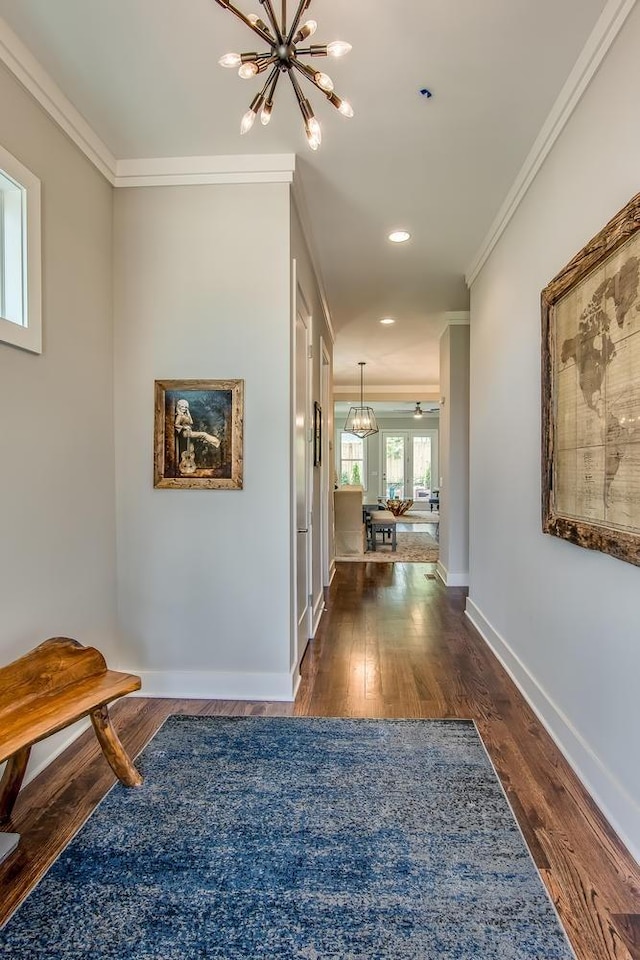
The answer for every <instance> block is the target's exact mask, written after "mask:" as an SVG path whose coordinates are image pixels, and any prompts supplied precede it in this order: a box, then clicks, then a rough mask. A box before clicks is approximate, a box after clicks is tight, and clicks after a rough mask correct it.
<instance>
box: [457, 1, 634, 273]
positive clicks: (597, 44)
mask: <svg viewBox="0 0 640 960" xmlns="http://www.w3.org/2000/svg"><path fill="white" fill-rule="evenodd" d="M635 5H636V0H609V2H608V3H607V5H606V6H605V8H604V10H603V11H602V14H601V15H600V17H599V19H598V22H597V23H596V25H595V27H594V29H593V31H592V33H591V36H590V37H589V39H588V40H587V42H586V44H585V46H584V49H583V50H582V53H581V54H580V56H579V57H578V60H577V61H576V64H575V66H574V68H573V70H572V71H571V73H570V74H569V78H568V79H567V82H566V83H565V85H564V87H563V88H562V90H561V92H560V95H559V97H558V99H557V100H556V102H555V104H554V105H553V107H552V109H551V112H550V114H549V116H548V117H547V119H546V121H545V123H544V125H543V127H542V130H541V131H540V133H539V134H538V137H537V139H536V141H535V143H534V145H533V147H532V148H531V152H530V153H529V155H528V157H527V159H526V160H525V162H524V165H523V167H522V169H521V170H520V173H519V174H518V176H517V177H516V179H515V182H514V184H513V186H512V187H511V190H510V191H509V193H508V194H507V197H506V199H505V201H504V203H503V204H502V206H501V207H500V210H499V211H498V215H497V217H496V218H495V220H494V221H493V223H492V225H491V227H490V229H489V232H488V233H487V235H486V237H485V238H484V240H483V242H482V244H481V246H480V249H479V250H478V252H477V254H476V256H475V257H474V259H473V261H472V262H471V265H470V266H469V269H468V270H467V273H466V281H467V285H468V286H471V285H472V284H473V283H474V281H475V280H476V279H477V277H478V275H479V273H480V271H481V270H482V268H483V266H484V265H485V263H486V262H487V260H488V259H489V257H490V256H491V253H492V251H493V249H494V248H495V246H496V244H497V243H498V241H499V240H500V237H501V236H502V234H503V233H504V231H505V230H506V228H507V226H508V225H509V223H510V221H511V219H512V218H513V216H514V214H515V212H516V210H517V209H518V207H519V206H520V204H521V203H522V200H523V199H524V196H525V194H526V193H527V191H528V189H529V187H530V186H531V184H532V183H533V181H534V179H535V177H536V174H537V173H538V171H539V170H540V168H541V167H542V164H543V163H544V161H545V160H546V158H547V157H548V155H549V153H550V152H551V149H552V147H553V146H554V144H555V143H556V141H557V139H558V137H559V136H560V134H561V133H562V131H563V130H564V128H565V126H566V125H567V123H568V121H569V119H570V117H571V115H572V114H573V111H574V110H575V108H576V107H577V105H578V103H579V102H580V99H581V97H582V95H583V93H584V92H585V90H586V89H587V87H588V86H589V84H590V83H591V80H592V79H593V77H594V75H595V73H596V71H597V69H598V67H599V66H600V64H601V63H602V61H603V60H604V58H605V56H606V55H607V53H608V51H609V49H610V48H611V46H612V44H613V42H614V40H615V38H616V37H617V36H618V33H619V32H620V30H621V29H622V26H623V24H624V22H625V20H626V19H627V17H628V16H629V14H630V13H631V11H632V10H633V8H634V7H635Z"/></svg>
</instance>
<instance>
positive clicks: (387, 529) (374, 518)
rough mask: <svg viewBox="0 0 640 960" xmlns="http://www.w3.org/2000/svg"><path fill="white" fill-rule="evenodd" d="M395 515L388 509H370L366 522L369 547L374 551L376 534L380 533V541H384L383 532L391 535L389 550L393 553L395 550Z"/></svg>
mask: <svg viewBox="0 0 640 960" xmlns="http://www.w3.org/2000/svg"><path fill="white" fill-rule="evenodd" d="M397 519H398V518H397V517H394V515H393V514H392V513H391V511H390V510H378V511H372V512H371V513H370V514H369V520H368V521H367V524H368V526H369V529H370V531H371V549H372V550H373V551H374V552H375V549H376V534H378V533H381V534H382V542H383V543H384V538H385V534H387V533H388V534H389V535H390V537H391V550H392V552H393V553H395V552H396V545H397V539H396V523H397Z"/></svg>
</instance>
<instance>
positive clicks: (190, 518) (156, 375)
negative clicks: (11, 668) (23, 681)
mask: <svg viewBox="0 0 640 960" xmlns="http://www.w3.org/2000/svg"><path fill="white" fill-rule="evenodd" d="M289 203H290V201H289V186H288V185H286V184H250V185H229V186H223V185H215V186H188V187H159V188H148V187H147V188H136V189H126V190H119V191H117V195H116V201H115V225H114V230H115V260H114V269H115V330H116V334H115V371H116V398H117V399H116V436H117V443H116V465H117V516H118V589H119V614H120V624H121V629H122V632H123V640H124V643H125V645H126V650H127V657H128V664H127V665H128V666H129V667H130V668H131V669H133V670H135V671H138V672H141V673H142V675H143V680H144V688H145V691H146V692H147V693H151V694H158V693H170V694H175V695H177V696H188V695H191V696H207V697H209V696H211V697H216V696H224V697H230V698H240V697H256V698H286V697H287V696H291V690H292V688H291V678H290V674H289V650H290V620H289V608H290V591H291V584H290V538H291V517H290V437H291V430H290V386H289V382H290V376H289V370H290V340H291V338H290V316H291V314H290V207H289ZM164 378H168V379H169V378H172V379H189V378H203V379H217V378H225V379H226V378H241V379H244V381H245V436H244V490H242V491H235V490H232V491H226V490H154V489H153V477H152V464H153V405H154V403H153V384H154V380H156V379H164Z"/></svg>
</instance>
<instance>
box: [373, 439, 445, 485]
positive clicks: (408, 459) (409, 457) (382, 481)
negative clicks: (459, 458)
mask: <svg viewBox="0 0 640 960" xmlns="http://www.w3.org/2000/svg"><path fill="white" fill-rule="evenodd" d="M387 436H389V437H404V439H405V453H404V476H405V482H404V488H405V494H404V498H403V499H405V500H411V499H412V498H411V497H410V496H408V494H407V490H408V489H413V477H412V476H411V474H412V473H413V438H414V437H429V438H430V439H431V489H432V490H433V489H434V487H436V488H437V487H438V486H439V483H436V484H434V482H433V481H434V479H435V480H438V479H439V478H438V469H439V467H438V442H439V430H438V428H437V427H430V428H427V427H422V428H420V427H413V428H403V429H400V430H392V429H389V428H387V427H385V429H384V430H381V431H380V456H379V490H380V492H379V494H378V495H379V496H380V497H386V495H387V491H386V486H387V481H386V477H385V447H386V443H385V437H387ZM427 502H428V501H427ZM415 503H420V501H419V500H416V501H415Z"/></svg>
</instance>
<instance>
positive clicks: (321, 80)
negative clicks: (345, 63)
mask: <svg viewBox="0 0 640 960" xmlns="http://www.w3.org/2000/svg"><path fill="white" fill-rule="evenodd" d="M315 81H316V83H317V84H318V86H319V87H320V89H321V90H324V92H325V93H333V80H332V79H331V77H330V76H328V75H327V74H326V73H316V75H315Z"/></svg>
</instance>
